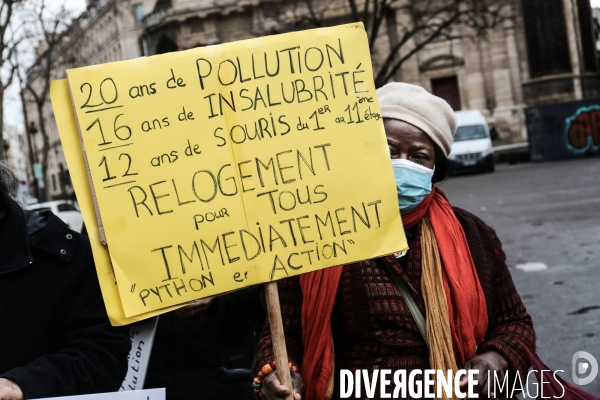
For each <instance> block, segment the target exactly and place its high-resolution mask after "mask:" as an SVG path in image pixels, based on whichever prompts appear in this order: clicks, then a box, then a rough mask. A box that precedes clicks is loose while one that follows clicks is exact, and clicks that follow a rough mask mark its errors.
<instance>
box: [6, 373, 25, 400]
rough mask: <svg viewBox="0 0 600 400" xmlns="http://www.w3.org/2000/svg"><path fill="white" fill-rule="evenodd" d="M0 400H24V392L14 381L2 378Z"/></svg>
mask: <svg viewBox="0 0 600 400" xmlns="http://www.w3.org/2000/svg"><path fill="white" fill-rule="evenodd" d="M0 400H23V392H21V388H20V387H19V386H18V385H17V384H16V383H14V382H13V381H11V380H8V379H4V378H0Z"/></svg>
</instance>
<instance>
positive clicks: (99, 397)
mask: <svg viewBox="0 0 600 400" xmlns="http://www.w3.org/2000/svg"><path fill="white" fill-rule="evenodd" d="M59 399H61V400H64V399H69V400H165V399H166V396H165V388H160V389H146V390H132V391H127V392H110V393H98V394H87V395H83V396H68V397H49V398H46V399H45V400H59Z"/></svg>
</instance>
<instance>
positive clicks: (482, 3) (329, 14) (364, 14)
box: [291, 0, 514, 87]
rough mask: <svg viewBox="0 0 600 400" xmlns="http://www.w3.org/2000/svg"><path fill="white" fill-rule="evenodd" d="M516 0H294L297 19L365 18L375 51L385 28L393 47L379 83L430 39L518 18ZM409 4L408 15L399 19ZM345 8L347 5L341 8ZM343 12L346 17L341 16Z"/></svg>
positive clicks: (378, 73)
mask: <svg viewBox="0 0 600 400" xmlns="http://www.w3.org/2000/svg"><path fill="white" fill-rule="evenodd" d="M513 3H514V1H513V0H411V1H407V0H294V6H293V15H294V17H293V19H292V22H291V23H292V25H294V26H296V27H298V26H303V27H304V26H307V25H308V26H314V27H322V26H327V25H331V24H335V23H340V22H342V21H343V20H344V19H345V22H362V23H363V24H364V26H365V29H366V31H367V34H368V36H369V45H370V48H371V51H372V52H373V51H375V48H376V47H375V41H376V40H377V39H378V38H379V37H380V36H381V35H382V33H383V32H384V28H387V29H388V30H389V31H393V32H389V33H388V36H389V38H390V47H389V52H387V54H384V55H381V54H378V57H377V59H378V60H381V62H380V63H378V65H377V66H376V68H375V70H374V71H373V72H374V75H375V85H376V86H377V87H380V86H382V85H384V84H385V83H386V82H388V81H390V80H391V79H392V78H393V77H394V75H395V74H396V73H397V72H398V70H399V69H400V67H401V66H402V64H404V63H405V62H406V61H407V60H408V59H410V58H411V57H412V56H414V55H415V54H416V53H418V52H419V51H420V50H422V49H423V48H424V47H425V46H427V45H428V44H430V43H432V42H434V41H436V40H442V39H455V38H461V37H465V36H471V37H476V36H479V35H482V34H485V33H486V32H487V31H488V30H490V29H493V28H495V27H497V26H499V24H501V23H503V22H505V21H506V20H509V19H512V18H513ZM398 8H403V9H404V10H405V12H406V13H407V14H408V16H409V18H407V21H406V22H404V21H396V18H395V13H396V10H397V9H398ZM340 10H342V11H341V12H340ZM341 15H345V16H346V17H345V18H343V17H342V19H340V16H341Z"/></svg>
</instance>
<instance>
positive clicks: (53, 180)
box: [52, 174, 56, 192]
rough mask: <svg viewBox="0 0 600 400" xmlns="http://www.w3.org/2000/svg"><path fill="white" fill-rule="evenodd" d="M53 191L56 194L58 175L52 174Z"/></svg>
mask: <svg viewBox="0 0 600 400" xmlns="http://www.w3.org/2000/svg"><path fill="white" fill-rule="evenodd" d="M52 191H53V192H56V175H55V174H52Z"/></svg>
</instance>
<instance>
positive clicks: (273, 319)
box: [265, 282, 294, 400]
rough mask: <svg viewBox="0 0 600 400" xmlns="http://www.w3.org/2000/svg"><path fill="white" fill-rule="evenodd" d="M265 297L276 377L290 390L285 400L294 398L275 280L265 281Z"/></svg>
mask: <svg viewBox="0 0 600 400" xmlns="http://www.w3.org/2000/svg"><path fill="white" fill-rule="evenodd" d="M265 297H266V299H267V311H268V313H269V324H270V325H271V340H272V341H273V351H274V353H275V361H276V362H277V377H278V378H279V381H280V382H281V384H282V385H284V386H285V387H287V388H288V389H289V391H290V395H289V396H288V397H287V398H286V400H294V388H293V387H292V376H291V374H290V369H289V368H288V357H287V350H286V347H285V335H284V333H283V321H282V319H281V307H280V306H279V293H278V292H277V282H268V283H265Z"/></svg>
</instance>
